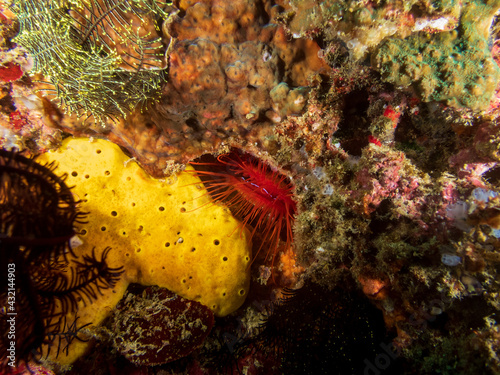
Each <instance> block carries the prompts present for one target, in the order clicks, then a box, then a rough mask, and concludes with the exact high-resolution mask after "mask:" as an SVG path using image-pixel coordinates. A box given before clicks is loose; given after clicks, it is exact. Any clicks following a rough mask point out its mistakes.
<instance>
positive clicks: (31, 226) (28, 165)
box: [0, 150, 122, 374]
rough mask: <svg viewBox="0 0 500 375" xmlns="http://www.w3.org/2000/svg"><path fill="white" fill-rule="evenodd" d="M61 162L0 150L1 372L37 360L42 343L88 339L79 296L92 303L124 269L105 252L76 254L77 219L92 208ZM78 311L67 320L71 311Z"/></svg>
mask: <svg viewBox="0 0 500 375" xmlns="http://www.w3.org/2000/svg"><path fill="white" fill-rule="evenodd" d="M54 170H55V165H54V164H47V165H40V164H37V163H36V162H35V161H34V160H33V159H29V158H26V157H24V156H22V155H20V154H18V153H15V152H8V151H4V150H0V335H1V336H0V358H1V361H0V373H2V374H3V373H9V372H12V370H14V369H15V367H17V366H18V365H19V364H21V363H27V362H28V361H37V360H38V359H39V358H40V356H41V348H42V345H44V344H47V345H49V348H51V347H52V348H56V349H55V350H56V351H57V353H56V355H57V354H58V353H59V351H60V350H64V349H66V350H67V347H68V345H69V343H70V342H71V341H72V340H74V339H78V340H82V339H83V338H82V337H80V336H79V332H80V330H81V328H82V327H81V326H78V324H77V319H78V315H77V307H78V301H80V300H83V302H84V303H88V302H90V301H92V300H94V299H96V298H97V296H98V293H100V292H101V290H103V289H107V288H112V287H113V286H114V285H115V284H116V282H117V281H118V280H119V278H120V274H121V273H122V270H121V268H110V267H108V265H107V263H106V257H107V255H108V253H109V251H110V249H109V248H106V249H105V250H104V251H103V252H102V254H101V255H100V256H96V254H95V252H92V254H91V255H85V256H81V257H77V256H76V255H75V253H74V252H73V250H72V249H71V246H70V239H71V238H72V237H73V236H74V235H75V230H74V225H75V223H82V222H84V220H85V218H86V214H85V213H82V212H80V211H79V210H78V202H77V201H76V200H75V198H74V196H73V194H72V193H71V189H70V187H68V186H67V185H66V183H65V178H66V176H65V175H63V176H58V175H57V174H56V173H55V172H54ZM70 312H74V313H76V314H74V315H71V316H76V318H72V319H71V321H68V319H69V318H68V313H70Z"/></svg>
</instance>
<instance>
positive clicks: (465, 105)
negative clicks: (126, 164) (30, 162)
mask: <svg viewBox="0 0 500 375" xmlns="http://www.w3.org/2000/svg"><path fill="white" fill-rule="evenodd" d="M16 2H17V3H18V4H25V3H29V2H28V1H26V2H23V1H20V0H19V1H16ZM115 2H116V3H118V2H119V1H116V0H115ZM129 2H138V3H139V2H140V1H139V0H134V1H132V0H130V1H129ZM63 3H64V2H63ZM156 3H158V4H159V3H161V2H159V1H158V2H156ZM161 5H162V9H163V10H162V17H163V19H158V27H157V28H151V32H153V30H154V32H155V33H157V35H158V37H159V38H161V40H162V43H163V50H162V53H163V55H162V56H158V57H157V58H158V59H159V60H160V63H157V64H152V65H153V67H152V68H151V70H155V69H156V70H158V69H159V67H161V66H163V64H162V63H161V62H164V65H166V66H167V67H166V69H165V70H164V71H162V74H164V77H165V80H164V81H163V83H162V84H161V88H160V92H159V94H158V95H156V94H155V95H154V100H151V101H148V102H147V103H143V104H141V105H138V106H137V107H136V108H131V109H130V111H129V112H127V111H125V112H126V113H125V116H112V117H109V118H107V119H105V121H104V123H103V122H99V121H95V120H94V119H93V117H92V116H90V117H87V116H85V115H84V116H83V117H82V113H75V112H74V111H73V112H72V111H70V110H67V107H65V106H64V103H57V101H54V100H51V98H49V97H47V96H45V95H44V94H43V93H44V92H46V91H43V90H46V89H47V87H46V85H47V80H44V77H43V72H37V74H30V69H31V68H32V67H33V65H34V62H33V59H34V57H33V56H31V55H30V54H29V53H27V52H26V49H25V48H26V47H23V46H22V45H21V44H20V41H16V39H15V36H16V34H17V32H18V30H19V23H18V22H17V21H16V19H17V17H16V16H19V14H15V13H11V12H10V10H9V9H8V8H7V7H4V8H3V13H2V14H3V16H2V24H1V29H0V31H1V33H0V34H1V37H0V46H1V50H0V64H1V66H0V81H1V82H0V83H1V86H0V111H1V112H0V142H1V144H2V146H3V148H6V149H11V148H18V149H20V150H21V151H23V152H25V153H26V154H31V155H36V154H39V153H42V152H45V151H47V150H49V149H57V148H58V147H59V146H60V144H61V142H62V140H63V139H64V138H67V137H68V136H71V135H74V136H80V137H81V136H85V137H89V138H106V139H108V140H111V141H113V142H114V143H116V144H118V145H119V146H121V147H122V148H123V149H124V150H125V151H126V152H127V153H128V155H129V156H130V157H131V158H135V160H136V161H137V162H138V163H139V165H141V166H142V168H144V170H146V171H147V172H148V173H149V174H151V175H152V176H155V177H157V178H166V177H168V176H173V174H174V173H176V172H178V171H180V170H183V169H184V168H185V166H186V164H188V163H189V162H193V161H195V162H198V163H203V162H206V160H216V159H215V158H214V156H215V157H216V156H217V155H220V154H225V153H228V152H229V151H231V150H235V149H237V150H240V151H241V152H242V153H246V154H249V155H251V156H252V157H253V158H256V159H258V160H259V161H260V163H263V164H265V165H266V166H267V167H268V168H269V170H273V171H275V173H279V174H280V175H282V176H283V178H284V179H285V178H286V179H288V180H287V181H290V183H291V184H292V185H293V200H294V202H295V203H296V213H295V218H294V222H293V223H292V224H293V245H292V248H291V249H288V250H290V251H282V252H280V253H279V255H278V256H277V257H276V261H275V262H271V261H270V259H269V258H270V257H268V256H267V255H269V253H267V252H266V251H263V252H259V255H258V256H256V257H255V259H254V260H253V262H252V268H251V275H252V281H251V286H250V292H249V295H248V296H247V299H246V302H245V303H244V304H243V306H242V307H240V308H239V309H238V310H237V311H236V312H233V313H232V314H230V315H229V316H226V317H222V318H216V319H215V323H214V326H213V328H212V332H211V333H210V334H209V335H208V337H207V338H206V340H205V343H204V344H203V345H202V346H201V348H199V349H196V350H195V351H193V352H192V353H191V354H189V355H188V356H186V357H185V358H183V359H180V360H177V361H175V362H172V363H170V364H163V365H159V366H147V363H146V364H144V362H140V364H136V365H137V367H136V365H133V364H131V363H129V362H128V361H127V360H126V359H125V358H123V357H121V356H120V355H119V354H117V352H116V350H115V349H113V345H115V346H117V344H116V342H115V341H116V339H115V338H113V335H118V336H119V335H120V333H119V332H118V333H117V332H116V329H117V328H116V327H113V326H112V325H113V324H112V321H113V318H110V319H109V322H107V323H106V322H105V323H103V325H102V326H101V327H98V328H96V329H95V330H94V331H90V335H91V336H92V337H93V340H95V345H96V346H97V348H98V349H99V350H97V351H95V352H94V354H93V355H92V356H88V357H86V358H84V359H81V360H80V362H77V363H75V364H74V366H73V369H72V370H69V371H73V373H75V374H76V373H79V372H78V371H80V370H81V369H82V368H89V369H90V370H89V371H90V372H91V373H96V374H98V373H99V374H112V373H130V374H131V373H140V374H183V373H189V374H212V373H213V374H221V373H238V372H240V373H246V374H275V373H287V374H302V373H309V374H323V373H327V372H326V371H327V370H325V369H327V368H335V367H334V366H335V364H337V366H338V373H340V374H344V373H345V374H351V373H370V374H389V373H400V374H401V373H404V374H415V373H419V374H435V373H441V374H480V373H481V374H500V354H499V352H500V344H499V343H500V315H499V314H500V275H499V273H500V194H499V191H500V186H499V181H500V165H499V163H500V124H499V121H500V120H499V118H500V109H499V104H500V93H499V92H498V83H499V80H500V68H499V63H500V49H499V46H500V38H499V23H498V19H497V14H498V11H499V10H500V1H460V2H459V1H451V0H450V1H427V0H413V1H406V2H400V1H384V2H378V1H363V0H361V1H334V0H327V1H306V0H279V1H271V0H233V1H230V2H229V1H222V0H219V1H218V0H199V1H196V0H178V1H174V2H173V4H161ZM159 17H160V16H159ZM108 27H112V26H108ZM109 35H111V38H112V37H113V34H111V33H109ZM148 35H149V34H148ZM114 37H115V38H118V37H117V36H116V35H115V36H114ZM18 42H19V43H18ZM119 53H121V54H124V55H126V54H127V52H126V50H125V51H123V50H122V49H120V50H119ZM162 59H163V60H162ZM45 78H47V77H45ZM210 163H213V162H210ZM210 163H209V164H210ZM233 214H234V215H235V216H238V212H233ZM91 219H92V216H91V213H90V216H89V220H91ZM239 219H240V220H241V218H239ZM250 224H251V222H250ZM193 225H196V223H195V222H193ZM250 229H251V228H250ZM254 232H255V231H254ZM233 235H238V230H236V231H235V233H234V234H233ZM281 237H282V239H283V235H282V236H281ZM253 243H254V244H253V248H254V252H255V251H256V250H257V249H261V248H262V247H264V248H265V243H264V244H263V243H262V238H260V237H259V234H258V233H256V234H255V235H254V236H253ZM266 258H267V259H266ZM285 287H286V288H285ZM301 287H302V288H306V289H304V290H307V291H308V293H304V292H303V293H300V289H299V288H301ZM287 288H291V289H293V290H295V289H298V290H299V291H297V290H295V291H290V290H289V289H287ZM130 298H132V297H130ZM120 314H122V315H123V314H125V313H124V312H123V311H122V312H121V313H120ZM121 319H122V320H125V318H121ZM172 320H174V319H172ZM342 321H345V322H348V324H347V325H348V326H350V327H354V326H355V327H356V328H349V327H343V326H342ZM303 322H311V323H310V324H307V323H304V324H302V323H303ZM299 323H300V324H299ZM113 332H114V333H113ZM304 332H305V334H304ZM367 333H369V334H367ZM204 334H205V333H204ZM122 336H123V335H122ZM166 336H167V337H168V334H166ZM285 337H292V339H285ZM294 339H295V341H294ZM114 340H115V341H114ZM113 342H115V344H113ZM298 342H300V343H309V345H302V344H301V345H299V344H297V343H298ZM339 342H340V343H342V345H339V344H338V343H339ZM353 342H362V343H363V345H362V346H361V347H362V348H363V349H360V352H356V353H355V354H352V353H349V350H346V349H345V348H350V347H356V346H355V345H354V344H353ZM319 343H321V345H320V344H319ZM119 344H120V345H125V344H124V343H122V342H120V343H119ZM129 346H130V345H129ZM129 346H127V347H129ZM196 346H197V347H198V346H200V344H199V342H198V341H196ZM308 348H314V350H312V349H311V355H316V354H317V355H318V356H319V357H321V358H320V359H318V361H310V360H305V359H304V360H302V359H303V358H306V357H307V356H305V355H303V353H309V352H307V350H308ZM325 348H327V349H325ZM342 348H344V349H342ZM151 350H154V349H151ZM351 352H352V350H351ZM299 353H300V354H301V355H299ZM318 353H320V354H318ZM144 357H147V355H146V356H144ZM346 357H347V359H346ZM297 358H301V360H300V361H299V360H297ZM340 358H342V361H341V360H340ZM158 363H159V362H158V360H157V359H155V362H154V364H155V365H158ZM46 366H47V367H50V366H51V365H50V364H47V365H46ZM315 366H317V367H315ZM55 370H56V371H62V370H60V369H57V368H56V369H55ZM36 371H38V370H36ZM40 371H42V370H40ZM40 373H42V372H40Z"/></svg>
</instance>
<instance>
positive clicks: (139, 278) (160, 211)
mask: <svg viewBox="0 0 500 375" xmlns="http://www.w3.org/2000/svg"><path fill="white" fill-rule="evenodd" d="M38 160H39V161H40V162H43V161H55V162H57V163H58V164H59V166H58V169H59V171H60V172H61V173H67V174H68V184H70V185H75V187H74V188H73V190H72V191H73V193H74V194H75V195H76V196H77V197H78V198H79V199H81V201H82V203H81V209H82V211H85V212H88V219H87V221H88V222H87V223H83V224H79V225H78V226H77V231H78V232H77V233H78V237H79V238H80V239H81V242H82V244H81V245H79V246H78V247H75V248H74V252H75V254H77V255H78V256H82V255H85V254H90V253H92V252H94V251H95V253H96V254H97V256H99V255H98V254H99V251H100V250H99V249H101V248H102V245H103V244H105V246H109V247H111V248H112V249H113V250H114V251H112V252H110V253H109V255H108V258H107V262H108V264H109V265H110V267H123V270H124V272H123V275H122V277H121V278H120V280H119V281H118V282H117V283H116V285H115V287H114V288H113V289H112V290H109V291H107V290H106V291H102V295H101V296H99V299H98V300H97V301H95V302H94V303H93V304H92V305H87V306H84V304H83V301H82V303H81V304H79V305H78V316H79V323H81V324H86V323H92V324H95V325H98V324H99V323H100V322H102V320H103V319H104V318H105V317H106V316H107V315H108V314H109V313H110V312H111V309H112V308H113V307H114V306H115V305H116V304H117V303H118V301H119V300H120V299H121V298H122V297H123V295H124V293H125V290H126V288H127V286H128V285H129V284H130V283H132V282H135V283H140V284H143V285H157V286H160V287H164V288H168V289H169V290H171V291H173V292H175V293H177V294H179V295H180V296H182V297H184V298H187V299H191V300H194V301H198V302H200V303H202V304H204V305H205V306H207V307H209V308H210V309H211V310H212V311H213V312H214V313H215V314H216V315H218V316H224V315H227V314H229V313H231V312H232V311H234V310H235V309H237V308H238V307H239V306H240V305H241V304H242V303H243V301H244V300H245V298H246V295H247V293H248V287H249V269H248V264H249V263H250V260H251V252H250V250H251V243H250V241H249V239H248V237H247V236H248V232H247V231H246V230H244V229H240V230H235V229H236V228H238V227H239V223H238V222H237V221H236V220H235V219H234V218H233V217H232V216H231V213H230V212H229V210H227V209H226V208H224V207H221V206H217V205H213V204H212V205H211V204H206V203H210V201H209V200H208V199H209V198H208V196H207V193H206V190H204V188H203V185H202V183H201V181H200V180H199V179H198V178H197V177H196V176H194V175H193V174H192V173H181V174H178V175H175V176H171V177H169V178H168V179H166V180H155V179H153V178H151V177H150V176H149V175H147V173H145V172H144V171H143V170H142V169H141V168H140V167H139V166H138V165H137V163H136V162H135V161H133V160H131V159H130V158H129V157H128V156H126V155H125V154H124V153H123V152H122V151H121V150H120V148H119V147H118V146H116V145H114V144H112V143H110V142H108V141H104V140H94V141H89V140H88V139H68V140H66V141H65V142H64V144H63V147H62V148H60V149H59V150H58V151H56V152H49V153H46V154H43V155H41V156H40V157H39V159H38ZM202 206H203V207H202ZM85 347H86V344H85V343H75V346H74V347H71V348H70V354H69V355H68V356H59V358H58V361H59V362H61V363H70V362H72V361H73V360H75V359H76V358H77V357H78V356H79V355H80V354H81V353H82V351H83V350H84V349H85Z"/></svg>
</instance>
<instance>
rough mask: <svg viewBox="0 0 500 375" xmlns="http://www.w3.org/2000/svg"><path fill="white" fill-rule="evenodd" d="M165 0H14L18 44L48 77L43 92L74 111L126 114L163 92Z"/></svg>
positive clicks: (103, 116)
mask: <svg viewBox="0 0 500 375" xmlns="http://www.w3.org/2000/svg"><path fill="white" fill-rule="evenodd" d="M165 5H166V0H14V1H13V4H12V7H11V9H12V10H13V11H14V13H16V15H17V17H18V19H19V23H20V32H19V35H18V36H17V37H16V38H15V42H16V43H18V44H19V45H22V46H23V47H25V48H26V49H27V50H28V52H29V53H30V54H31V55H32V57H33V60H34V70H33V73H41V74H42V75H43V77H44V79H43V80H42V81H40V82H39V85H40V88H39V91H42V93H43V94H45V95H47V96H49V97H52V98H53V99H54V100H56V101H57V103H58V104H59V105H61V106H62V107H63V108H64V110H65V111H66V112H68V113H70V114H76V115H77V116H78V117H83V118H88V117H93V118H94V121H96V122H98V123H101V124H103V123H104V122H105V121H106V120H107V119H114V118H115V117H118V116H126V115H127V114H128V113H129V112H131V111H132V110H134V109H135V108H136V107H137V106H138V105H144V104H145V103H146V102H147V101H148V100H150V99H155V98H157V97H158V95H159V89H160V86H161V83H162V82H163V80H164V70H163V69H164V68H165V63H164V58H163V55H164V53H165V48H164V46H163V44H162V41H161V38H160V37H159V27H158V25H157V21H159V20H160V19H161V18H164V17H165V16H166V13H165V12H164V10H163V9H162V7H164V6H165Z"/></svg>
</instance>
